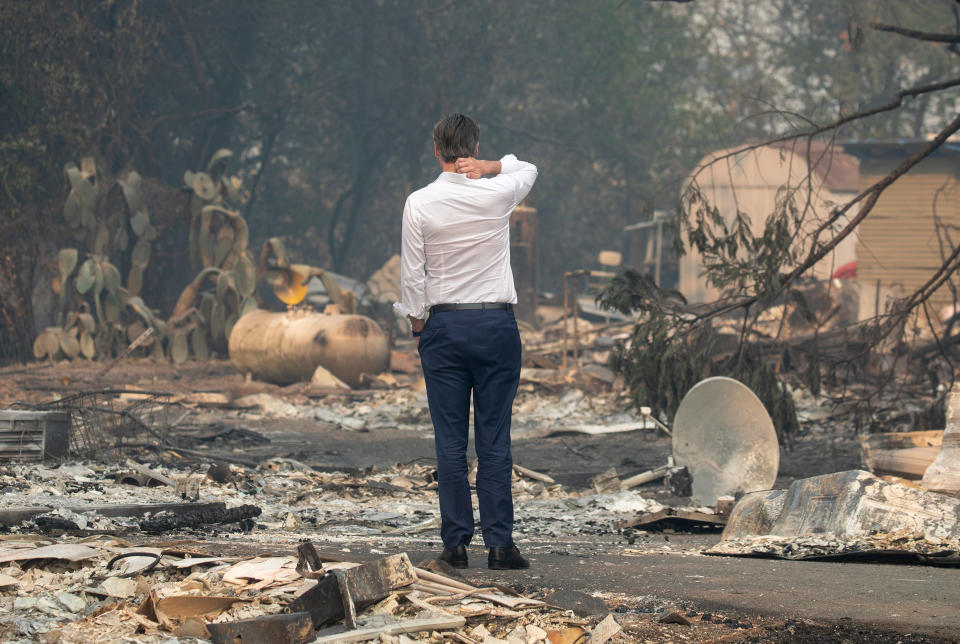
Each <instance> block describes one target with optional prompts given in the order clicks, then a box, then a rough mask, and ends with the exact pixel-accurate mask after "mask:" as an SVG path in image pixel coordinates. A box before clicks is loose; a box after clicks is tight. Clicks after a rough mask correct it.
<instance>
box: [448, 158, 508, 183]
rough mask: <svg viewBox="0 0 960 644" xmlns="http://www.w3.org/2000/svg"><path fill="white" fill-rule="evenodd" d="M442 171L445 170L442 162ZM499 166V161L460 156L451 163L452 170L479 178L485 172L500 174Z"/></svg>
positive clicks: (468, 176) (471, 177) (469, 177)
mask: <svg viewBox="0 0 960 644" xmlns="http://www.w3.org/2000/svg"><path fill="white" fill-rule="evenodd" d="M443 169H444V171H446V172H450V170H447V168H446V164H444V168H443ZM500 170H501V166H500V162H499V161H480V160H479V159H474V158H473V157H460V158H459V159H457V160H456V161H455V162H454V163H453V172H456V173H457V174H465V175H467V178H468V179H479V178H480V177H482V176H484V175H487V174H500Z"/></svg>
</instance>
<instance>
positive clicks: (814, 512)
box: [705, 470, 960, 563]
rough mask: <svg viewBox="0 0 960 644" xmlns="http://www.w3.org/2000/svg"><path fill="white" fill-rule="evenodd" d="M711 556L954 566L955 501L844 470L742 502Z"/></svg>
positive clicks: (959, 527) (958, 528)
mask: <svg viewBox="0 0 960 644" xmlns="http://www.w3.org/2000/svg"><path fill="white" fill-rule="evenodd" d="M705 552H706V553H707V554H715V555H764V556H772V557H781V558H784V559H811V558H822V557H835V556H849V555H858V556H863V555H872V556H879V555H890V554H895V555H914V556H917V557H919V558H921V560H924V561H928V562H933V563H960V499H956V498H951V497H948V496H944V495H942V494H937V493H935V492H927V491H925V490H920V489H917V488H914V487H909V486H906V485H901V484H898V483H888V482H886V481H884V480H882V479H880V478H878V477H876V476H874V475H873V474H870V473H869V472H864V471H862V470H852V471H849V472H838V473H835V474H827V475H823V476H818V477H813V478H809V479H803V480H799V481H795V482H794V483H792V484H791V485H790V487H789V488H788V489H787V490H774V491H772V492H754V493H751V494H747V495H745V496H744V497H743V498H742V499H741V500H740V502H739V503H737V505H736V506H735V507H734V508H733V512H732V513H731V515H730V519H729V521H728V522H727V527H726V528H725V529H724V531H723V535H722V537H721V541H720V543H718V544H717V545H715V546H713V547H711V548H709V549H707V550H706V551H705Z"/></svg>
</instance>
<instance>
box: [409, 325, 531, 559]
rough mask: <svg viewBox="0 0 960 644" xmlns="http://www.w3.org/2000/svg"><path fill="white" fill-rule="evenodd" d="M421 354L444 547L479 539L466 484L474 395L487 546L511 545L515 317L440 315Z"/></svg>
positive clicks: (427, 334) (517, 367)
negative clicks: (434, 457) (511, 450)
mask: <svg viewBox="0 0 960 644" xmlns="http://www.w3.org/2000/svg"><path fill="white" fill-rule="evenodd" d="M419 351H420V360H421V363H422V365H423V377H424V379H425V380H426V383H427V402H428V403H429V406H430V416H431V418H432V419H433V429H434V437H435V442H436V448H437V475H438V481H437V482H438V492H439V496H440V519H441V525H440V537H441V539H442V540H443V545H444V547H446V548H454V547H456V546H466V545H469V544H470V540H471V539H472V538H473V525H474V523H473V505H472V503H471V502H470V484H469V483H468V482H467V443H468V441H469V424H470V395H471V393H472V394H473V426H474V428H473V431H474V444H475V446H476V450H477V498H478V500H479V502H480V526H481V530H482V533H483V542H484V544H485V545H486V547H487V548H493V547H499V548H503V547H508V546H512V545H513V496H512V493H511V491H510V478H511V474H512V473H513V458H512V457H511V455H510V415H511V411H512V407H513V399H514V397H515V396H516V394H517V384H518V383H519V381H520V332H519V331H518V330H517V321H516V319H515V318H514V315H513V312H512V311H505V310H502V309H501V310H489V311H486V310H469V311H444V312H441V313H434V314H432V315H431V316H430V318H429V319H428V320H427V324H426V326H425V327H424V329H423V333H422V334H421V336H420V345H419Z"/></svg>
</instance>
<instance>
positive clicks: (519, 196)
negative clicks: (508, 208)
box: [494, 154, 537, 207]
mask: <svg viewBox="0 0 960 644" xmlns="http://www.w3.org/2000/svg"><path fill="white" fill-rule="evenodd" d="M494 180H495V181H500V182H503V183H505V184H508V185H510V186H512V188H513V206H512V207H516V206H517V204H519V203H520V202H521V201H523V200H524V198H526V196H527V195H528V194H529V193H530V190H531V188H533V184H534V183H535V182H536V180H537V166H535V165H533V164H532V163H527V162H526V161H520V160H519V159H517V157H515V156H514V155H512V154H508V155H506V156H504V157H503V158H502V159H500V174H499V175H497V176H496V177H495V179H494Z"/></svg>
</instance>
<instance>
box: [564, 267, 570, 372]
mask: <svg viewBox="0 0 960 644" xmlns="http://www.w3.org/2000/svg"><path fill="white" fill-rule="evenodd" d="M569 276H570V273H564V274H563V368H564V369H566V368H567V278H568V277H569Z"/></svg>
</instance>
